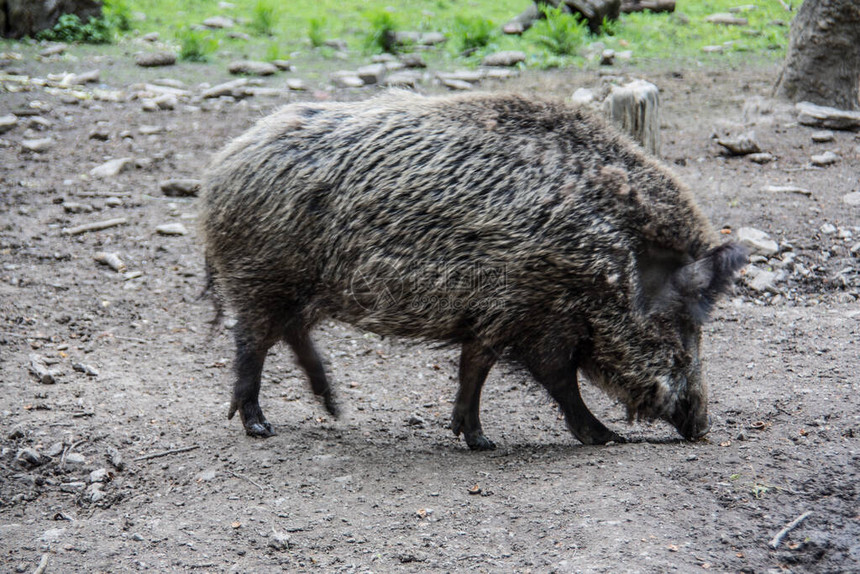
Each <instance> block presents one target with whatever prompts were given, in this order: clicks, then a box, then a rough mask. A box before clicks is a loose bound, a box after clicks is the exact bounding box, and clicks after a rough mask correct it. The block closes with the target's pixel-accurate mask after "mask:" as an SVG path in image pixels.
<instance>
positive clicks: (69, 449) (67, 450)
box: [60, 438, 87, 467]
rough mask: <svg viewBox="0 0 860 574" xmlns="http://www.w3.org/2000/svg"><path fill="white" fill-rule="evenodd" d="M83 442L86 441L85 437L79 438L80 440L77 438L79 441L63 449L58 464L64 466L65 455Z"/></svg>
mask: <svg viewBox="0 0 860 574" xmlns="http://www.w3.org/2000/svg"><path fill="white" fill-rule="evenodd" d="M85 442H87V439H85V438H83V439H81V440H79V441H77V442H74V443H72V445H71V446H70V447H69V448H67V449H66V450H64V451H63V456H62V458H60V466H61V467H65V466H66V457H67V456H68V455H69V453H70V452H72V451H73V450H75V448H77V447H79V446H80V445H82V444H84V443H85Z"/></svg>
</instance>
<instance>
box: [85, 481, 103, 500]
mask: <svg viewBox="0 0 860 574" xmlns="http://www.w3.org/2000/svg"><path fill="white" fill-rule="evenodd" d="M102 488H103V485H102V483H100V482H94V483H92V484H91V485H89V486H88V487H87V496H88V497H89V499H90V502H98V501H100V500H102V499H103V498H104V497H105V496H107V495H106V494H105V493H104V491H103V490H102Z"/></svg>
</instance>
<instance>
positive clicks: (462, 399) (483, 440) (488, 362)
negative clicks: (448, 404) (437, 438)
mask: <svg viewBox="0 0 860 574" xmlns="http://www.w3.org/2000/svg"><path fill="white" fill-rule="evenodd" d="M495 362H496V353H495V352H494V351H493V350H492V349H488V348H487V347H484V346H483V345H481V344H480V343H477V342H475V341H470V342H467V343H464V344H463V350H462V351H461V353H460V389H459V390H458V391H457V399H456V401H455V402H454V415H453V417H452V420H451V430H453V431H454V434H455V435H458V436H459V434H460V433H463V438H465V439H466V444H467V445H469V448H470V449H472V450H493V449H495V448H496V445H495V443H493V441H491V440H490V439H488V438H487V437H485V436H484V431H483V430H482V429H481V419H480V415H479V413H478V411H479V410H480V406H481V388H482V387H483V386H484V381H485V380H486V379H487V374H489V372H490V369H491V368H493V365H494V364H495Z"/></svg>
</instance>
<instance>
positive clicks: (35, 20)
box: [0, 0, 102, 38]
mask: <svg viewBox="0 0 860 574" xmlns="http://www.w3.org/2000/svg"><path fill="white" fill-rule="evenodd" d="M0 13H2V16H0V22H2V20H5V22H2V24H3V25H2V27H0V35H2V36H3V37H6V38H23V37H24V36H35V35H36V33H37V32H41V31H42V30H47V29H49V28H53V27H54V24H56V23H57V21H58V20H59V19H60V16H62V15H63V14H77V16H78V17H79V18H80V19H81V21H82V22H87V21H88V20H89V19H90V18H91V17H94V18H97V17H99V16H101V13H102V3H101V0H0Z"/></svg>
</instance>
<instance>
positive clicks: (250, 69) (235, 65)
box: [227, 60, 278, 76]
mask: <svg viewBox="0 0 860 574" xmlns="http://www.w3.org/2000/svg"><path fill="white" fill-rule="evenodd" d="M227 69H228V70H229V71H230V73H231V74H244V75H246V76H271V75H272V74H275V73H277V72H278V67H277V66H275V65H274V64H270V63H269V62H255V61H253V60H238V61H236V62H231V63H230V66H229V67H228V68H227Z"/></svg>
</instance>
